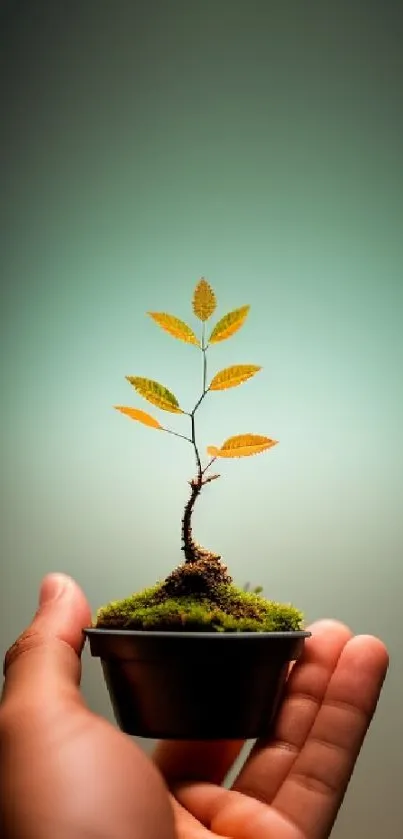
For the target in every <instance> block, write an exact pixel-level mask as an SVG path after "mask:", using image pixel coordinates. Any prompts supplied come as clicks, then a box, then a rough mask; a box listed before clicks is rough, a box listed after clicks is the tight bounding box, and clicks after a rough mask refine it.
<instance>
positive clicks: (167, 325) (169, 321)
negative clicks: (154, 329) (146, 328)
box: [148, 312, 200, 347]
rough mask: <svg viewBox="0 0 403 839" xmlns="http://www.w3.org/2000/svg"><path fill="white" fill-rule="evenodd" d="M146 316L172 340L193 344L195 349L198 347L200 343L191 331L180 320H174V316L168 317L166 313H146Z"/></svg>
mask: <svg viewBox="0 0 403 839" xmlns="http://www.w3.org/2000/svg"><path fill="white" fill-rule="evenodd" d="M148 314H149V315H150V317H151V318H152V319H153V320H154V321H155V323H157V324H158V326H160V327H161V329H164V330H165V332H168V333H169V335H172V337H173V338H178V340H179V341H185V342H186V343H187V344H195V345H196V346H197V347H200V342H199V341H198V340H197V338H196V335H195V334H194V332H193V329H191V328H190V326H188V325H187V323H184V321H183V320H180V318H176V317H175V315H168V314H167V313H166V312H148Z"/></svg>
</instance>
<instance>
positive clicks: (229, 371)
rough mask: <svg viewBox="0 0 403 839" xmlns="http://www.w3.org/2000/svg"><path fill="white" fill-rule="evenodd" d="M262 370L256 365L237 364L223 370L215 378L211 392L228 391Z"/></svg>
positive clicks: (210, 388)
mask: <svg viewBox="0 0 403 839" xmlns="http://www.w3.org/2000/svg"><path fill="white" fill-rule="evenodd" d="M261 369H262V368H261V367H258V366H257V365H256V364H235V365H234V366H233V367H226V368H225V370H221V371H220V372H219V373H217V374H216V375H215V376H214V378H213V379H212V381H211V384H210V387H209V390H226V389H227V388H229V387H237V386H238V385H241V384H242V383H243V382H246V381H247V379H250V378H251V377H252V376H254V375H255V373H258V371H259V370H261Z"/></svg>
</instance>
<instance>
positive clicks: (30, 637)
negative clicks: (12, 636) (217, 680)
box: [0, 575, 388, 839]
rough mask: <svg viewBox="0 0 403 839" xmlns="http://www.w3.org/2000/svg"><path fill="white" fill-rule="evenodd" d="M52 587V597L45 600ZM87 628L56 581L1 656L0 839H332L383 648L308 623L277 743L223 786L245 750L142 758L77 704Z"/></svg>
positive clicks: (67, 587) (78, 602) (66, 584)
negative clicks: (55, 592) (55, 591)
mask: <svg viewBox="0 0 403 839" xmlns="http://www.w3.org/2000/svg"><path fill="white" fill-rule="evenodd" d="M55 584H56V585H59V586H62V591H61V593H59V596H58V598H57V599H56V600H53V601H52V602H45V601H46V595H48V594H49V593H50V591H51V589H52V587H53V586H54V585H55ZM89 622H90V614H89V608H88V605H87V603H86V601H85V598H84V595H83V594H82V592H81V591H80V590H79V589H78V587H77V586H76V585H75V583H74V582H73V581H72V580H70V579H69V578H65V577H62V576H61V575H53V576H51V577H49V578H46V579H45V581H44V584H43V589H42V605H41V606H40V609H39V612H38V614H37V616H36V617H35V618H34V621H33V623H32V624H31V626H30V627H29V629H28V630H26V631H25V633H23V635H22V636H21V638H20V639H19V640H18V641H17V642H16V644H15V645H13V647H12V648H11V650H10V651H9V652H8V654H7V656H6V680H5V689H4V694H3V699H2V703H1V706H0V828H1V830H0V833H1V836H2V837H3V838H4V839H17V837H18V839H48V837H52V839H55V837H57V839H84V838H85V839H87V837H88V839H90V837H91V839H104V837H105V839H106V837H108V839H126V838H127V839H129V837H130V839H154V837H158V839H214V837H215V839H219V837H221V839H224V837H226V839H326V837H328V836H329V833H330V831H331V828H332V825H333V822H334V819H335V816H336V815H337V811H338V809H339V807H340V804H341V802H342V799H343V795H344V792H345V790H346V787H347V784H348V781H349V778H350V775H351V772H352V770H353V767H354V764H355V760H356V758H357V755H358V753H359V751H360V748H361V745H362V742H363V740H364V737H365V734H366V730H367V728H368V725H369V723H370V721H371V719H372V716H373V713H374V710H375V707H376V703H377V700H378V697H379V694H380V691H381V687H382V683H383V680H384V677H385V674H386V670H387V664H388V658H387V652H386V650H385V648H384V646H383V645H382V644H381V642H380V641H378V640H377V639H376V638H372V637H369V636H361V637H356V638H352V636H351V633H350V632H349V631H348V630H347V629H346V628H345V627H344V626H343V625H342V624H339V623H336V622H333V621H323V622H320V623H317V624H315V625H314V626H313V627H311V630H312V632H313V637H312V638H311V639H309V640H308V641H307V642H306V646H305V651H304V654H303V656H302V658H301V660H300V661H299V662H298V663H297V664H296V665H295V666H294V668H293V670H292V672H291V675H290V678H289V681H288V686H287V692H286V696H285V698H284V702H283V704H282V707H281V709H280V713H279V716H278V720H277V724H276V730H275V732H274V733H273V737H272V738H271V740H270V742H267V743H257V744H256V745H255V747H254V748H253V750H252V752H251V754H250V757H249V758H248V760H247V761H246V762H245V764H244V766H243V767H242V769H241V771H240V773H239V775H238V777H237V779H236V781H235V783H234V784H233V786H232V788H231V789H225V788H224V787H223V786H222V782H223V780H224V778H225V776H226V775H227V773H228V771H229V769H230V768H231V765H232V764H233V762H234V760H235V758H236V757H237V755H238V754H239V751H240V749H241V747H242V745H243V744H242V743H240V742H236V743H233V742H230V743H228V742H223V743H169V742H162V743H160V744H159V745H158V747H157V749H156V752H155V755H154V761H151V760H149V759H148V758H147V757H146V756H145V755H144V754H143V753H142V752H141V750H140V749H139V748H138V747H137V746H136V744H135V743H134V742H133V741H132V740H131V739H130V738H129V737H127V736H126V735H124V734H122V733H121V732H120V731H118V730H117V729H116V728H115V727H114V726H112V725H110V724H109V723H108V722H106V721H105V720H103V719H101V718H100V717H98V716H96V715H95V714H93V713H92V712H90V711H89V710H88V709H87V708H86V706H85V704H84V702H83V700H82V697H81V695H80V692H79V688H78V684H79V670H80V668H79V655H80V651H81V644H82V640H81V639H82V633H81V630H82V628H83V627H84V626H86V625H88V624H89ZM156 767H158V769H159V772H158V770H157V768H156ZM163 778H164V779H165V783H164V780H163ZM168 789H169V790H170V791H169V792H168Z"/></svg>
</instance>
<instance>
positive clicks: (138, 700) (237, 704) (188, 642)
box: [84, 628, 311, 740]
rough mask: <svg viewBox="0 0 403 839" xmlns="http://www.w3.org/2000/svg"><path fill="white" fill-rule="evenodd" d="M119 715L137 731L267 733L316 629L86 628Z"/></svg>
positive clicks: (225, 735)
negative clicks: (291, 670)
mask: <svg viewBox="0 0 403 839" xmlns="http://www.w3.org/2000/svg"><path fill="white" fill-rule="evenodd" d="M84 634H85V635H86V636H87V637H88V639H89V644H90V650H91V654H92V655H93V656H94V657H99V658H100V659H101V664H102V669H103V673H104V678H105V682H106V685H107V688H108V691H109V695H110V699H111V703H112V707H113V710H114V714H115V718H116V721H117V723H118V725H119V727H120V729H121V730H122V731H124V732H125V733H126V734H131V735H135V736H137V737H145V738H153V739H172V740H227V739H231V740H232V739H235V740H244V739H246V740H247V739H255V738H257V737H265V736H267V735H268V734H269V733H270V730H271V726H272V723H273V719H274V717H275V714H276V711H277V709H278V706H279V703H280V701H281V697H282V693H283V689H284V685H285V681H286V678H287V673H288V668H289V664H290V662H291V661H296V660H297V659H298V658H299V657H300V655H301V652H302V650H303V646H304V643H305V639H306V638H308V637H309V636H310V634H311V633H310V632H307V631H304V630H299V631H288V632H265V633H263V632H262V633H260V632H239V633H235V632H228V633H225V632H223V633H218V632H157V631H142V630H113V629H96V628H91V629H85V630H84Z"/></svg>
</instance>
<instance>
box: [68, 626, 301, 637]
mask: <svg viewBox="0 0 403 839" xmlns="http://www.w3.org/2000/svg"><path fill="white" fill-rule="evenodd" d="M83 633H84V635H86V636H87V637H90V636H91V635H92V636H95V635H97V636H102V635H104V636H107V635H108V636H110V635H113V636H121V637H123V638H178V639H179V638H181V639H185V638H186V639H189V638H194V639H202V638H211V639H212V638H217V639H224V638H226V639H227V640H229V639H232V640H234V639H236V638H250V639H255V640H268V639H269V638H271V639H278V638H310V637H311V636H312V632H310V631H309V630H308V629H289V630H283V631H273V632H237V631H230V632H201V631H195V632H192V631H191V630H183V631H182V630H178V631H175V630H163V629H107V628H106V627H96V626H93V627H85V629H83Z"/></svg>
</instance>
